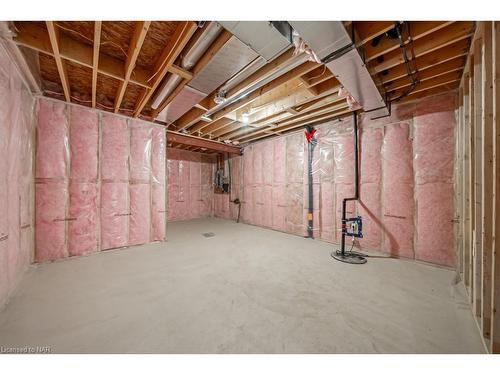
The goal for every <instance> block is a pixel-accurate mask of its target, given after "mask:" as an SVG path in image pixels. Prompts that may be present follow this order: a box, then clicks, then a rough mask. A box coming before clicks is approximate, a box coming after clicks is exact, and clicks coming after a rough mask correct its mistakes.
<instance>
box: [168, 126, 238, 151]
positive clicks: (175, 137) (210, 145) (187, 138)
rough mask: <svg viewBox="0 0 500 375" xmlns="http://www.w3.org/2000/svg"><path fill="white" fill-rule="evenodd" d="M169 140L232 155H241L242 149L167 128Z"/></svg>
mask: <svg viewBox="0 0 500 375" xmlns="http://www.w3.org/2000/svg"><path fill="white" fill-rule="evenodd" d="M167 142H172V143H180V144H183V145H187V146H195V147H199V148H202V149H207V150H214V151H218V152H225V153H228V154H232V155H241V149H240V148H239V147H237V146H233V145H228V144H225V143H221V142H217V141H212V140H208V139H202V138H199V137H194V136H192V135H188V134H182V133H177V132H173V131H171V130H167Z"/></svg>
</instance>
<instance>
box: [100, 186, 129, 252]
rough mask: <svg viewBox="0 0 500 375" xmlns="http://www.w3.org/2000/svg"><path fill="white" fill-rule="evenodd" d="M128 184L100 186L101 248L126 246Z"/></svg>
mask: <svg viewBox="0 0 500 375" xmlns="http://www.w3.org/2000/svg"><path fill="white" fill-rule="evenodd" d="M129 217H130V212H129V204H128V183H127V182H108V183H103V184H102V185H101V247H102V249H103V250H104V249H113V248H117V247H123V246H127V245H128V225H129Z"/></svg>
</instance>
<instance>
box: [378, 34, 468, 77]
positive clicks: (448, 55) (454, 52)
mask: <svg viewBox="0 0 500 375" xmlns="http://www.w3.org/2000/svg"><path fill="white" fill-rule="evenodd" d="M468 52H469V41H468V40H461V41H458V42H456V43H453V44H451V45H449V46H446V47H444V48H440V49H439V50H436V51H434V52H432V53H429V54H426V55H424V56H421V57H418V58H416V59H415V60H414V61H413V62H412V64H411V65H412V66H413V67H414V68H415V69H416V70H417V71H424V70H426V69H429V68H432V67H434V66H436V65H438V64H441V63H444V62H447V61H449V60H453V59H455V58H457V57H463V56H466V55H467V54H468ZM407 75H408V72H407V70H406V67H405V65H404V64H402V65H398V66H396V67H394V68H391V69H389V70H388V71H387V74H385V75H380V78H381V80H382V83H384V84H386V83H388V82H391V81H394V80H396V79H399V78H402V77H405V76H407Z"/></svg>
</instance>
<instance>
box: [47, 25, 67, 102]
mask: <svg viewBox="0 0 500 375" xmlns="http://www.w3.org/2000/svg"><path fill="white" fill-rule="evenodd" d="M46 25H47V31H48V33H49V38H50V44H51V46H52V53H53V54H54V60H55V61H56V65H57V71H58V72H59V78H60V79H61V84H62V87H63V91H64V97H65V98H66V101H67V102H71V90H70V85H69V80H68V73H67V72H66V65H65V63H64V61H63V60H62V58H61V54H60V52H59V36H60V35H59V29H57V28H56V26H55V25H54V22H53V21H46Z"/></svg>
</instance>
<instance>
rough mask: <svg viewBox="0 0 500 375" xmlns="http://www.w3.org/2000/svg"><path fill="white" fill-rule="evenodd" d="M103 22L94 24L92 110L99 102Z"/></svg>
mask: <svg viewBox="0 0 500 375" xmlns="http://www.w3.org/2000/svg"><path fill="white" fill-rule="evenodd" d="M101 28H102V22H101V21H95V22H94V50H93V55H92V108H95V106H96V101H97V73H98V68H99V47H100V46H101Z"/></svg>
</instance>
